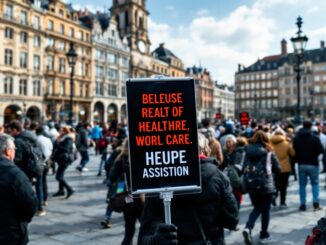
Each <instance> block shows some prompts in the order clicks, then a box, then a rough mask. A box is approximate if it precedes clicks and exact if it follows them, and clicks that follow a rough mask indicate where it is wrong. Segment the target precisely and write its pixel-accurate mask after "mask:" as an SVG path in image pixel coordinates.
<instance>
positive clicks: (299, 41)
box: [291, 16, 308, 125]
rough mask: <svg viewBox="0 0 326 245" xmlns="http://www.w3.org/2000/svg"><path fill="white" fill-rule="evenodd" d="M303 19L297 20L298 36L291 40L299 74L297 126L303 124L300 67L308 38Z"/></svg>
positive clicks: (297, 76) (297, 78) (297, 77)
mask: <svg viewBox="0 0 326 245" xmlns="http://www.w3.org/2000/svg"><path fill="white" fill-rule="evenodd" d="M302 23H303V22H302V18H301V17H300V16H299V17H298V18H297V22H296V24H297V26H298V31H297V36H296V37H292V38H291V42H292V45H293V49H294V53H295V55H296V65H295V68H294V71H295V72H296V73H297V75H296V80H297V106H296V113H295V124H297V125H300V124H301V105H300V92H301V88H300V80H301V69H300V65H301V62H302V60H303V56H304V50H305V48H306V45H307V42H308V37H306V36H305V35H303V34H302V30H301V26H302Z"/></svg>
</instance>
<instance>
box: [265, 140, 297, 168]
mask: <svg viewBox="0 0 326 245" xmlns="http://www.w3.org/2000/svg"><path fill="white" fill-rule="evenodd" d="M270 140H271V142H272V145H273V149H274V152H275V155H276V156H277V159H278V160H279V163H280V167H281V172H282V173H290V172H291V171H292V167H291V159H290V158H291V157H294V155H295V151H294V149H293V147H292V144H291V143H290V142H289V141H288V140H287V138H286V137H285V136H284V135H273V136H272V137H271V138H270Z"/></svg>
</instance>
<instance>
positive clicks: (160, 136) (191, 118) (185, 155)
mask: <svg viewBox="0 0 326 245" xmlns="http://www.w3.org/2000/svg"><path fill="white" fill-rule="evenodd" d="M126 92H127V106H128V129H129V154H130V172H131V190H132V192H133V193H146V192H147V193H148V192H160V190H172V191H175V190H191V189H197V190H198V189H199V190H200V185H201V183H200V168H199V159H198V143H197V121H196V102H195V90H194V80H193V79H191V78H186V79H177V78H170V79H169V78H166V79H131V80H128V81H127V82H126Z"/></svg>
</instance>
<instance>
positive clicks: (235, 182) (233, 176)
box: [224, 164, 241, 189]
mask: <svg viewBox="0 0 326 245" xmlns="http://www.w3.org/2000/svg"><path fill="white" fill-rule="evenodd" d="M224 172H225V173H226V175H227V176H228V178H229V180H230V184H231V186H232V188H233V189H238V188H239V187H240V185H241V181H240V173H239V171H238V170H237V169H236V167H235V166H234V165H231V164H229V165H228V166H226V168H225V169H224Z"/></svg>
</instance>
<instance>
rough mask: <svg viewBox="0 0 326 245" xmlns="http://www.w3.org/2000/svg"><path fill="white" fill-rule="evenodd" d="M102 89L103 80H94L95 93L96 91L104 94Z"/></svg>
mask: <svg viewBox="0 0 326 245" xmlns="http://www.w3.org/2000/svg"><path fill="white" fill-rule="evenodd" d="M103 91H104V84H103V82H96V85H95V93H96V95H104V93H103Z"/></svg>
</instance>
